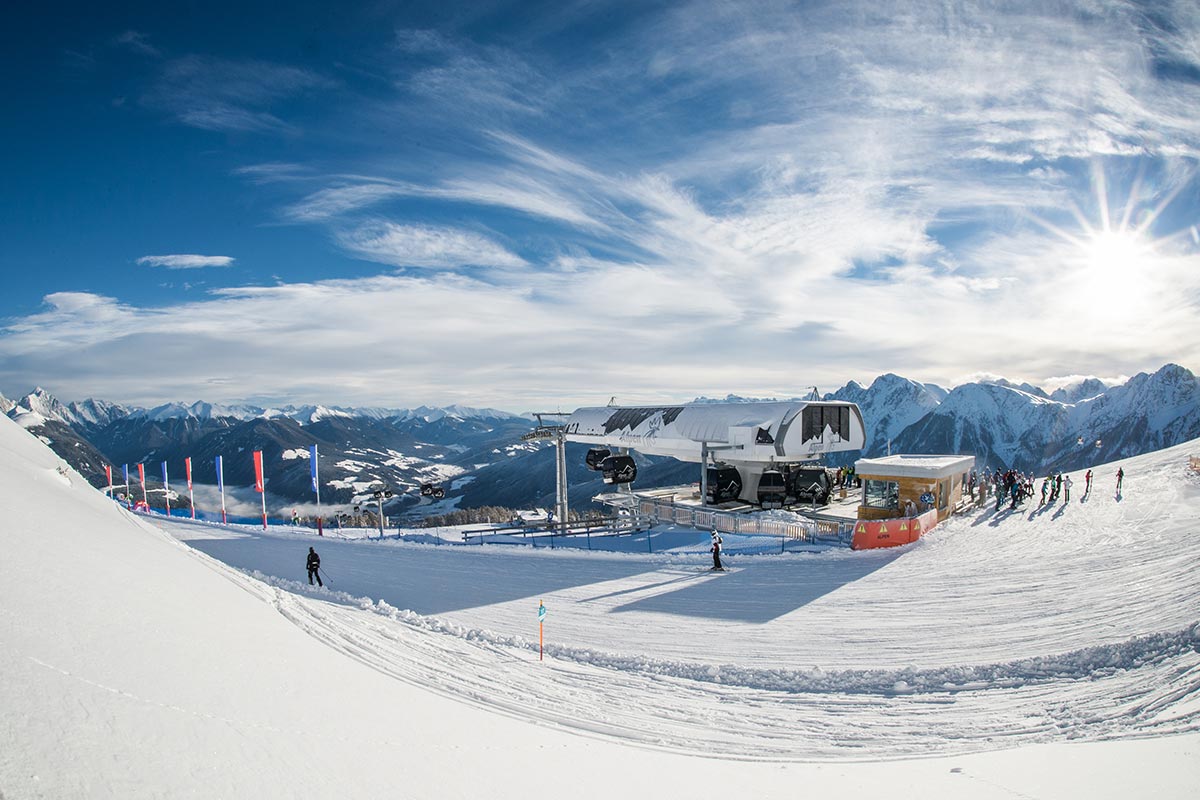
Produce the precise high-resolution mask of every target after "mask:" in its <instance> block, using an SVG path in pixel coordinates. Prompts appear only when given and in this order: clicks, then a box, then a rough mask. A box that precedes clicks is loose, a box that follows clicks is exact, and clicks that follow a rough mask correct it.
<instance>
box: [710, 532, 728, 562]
mask: <svg viewBox="0 0 1200 800" xmlns="http://www.w3.org/2000/svg"><path fill="white" fill-rule="evenodd" d="M712 556H713V565H712V568H713V569H717V570H721V571H724V570H725V568H724V567H722V566H721V535H720V534H719V533H717V530H716V528H713V532H712Z"/></svg>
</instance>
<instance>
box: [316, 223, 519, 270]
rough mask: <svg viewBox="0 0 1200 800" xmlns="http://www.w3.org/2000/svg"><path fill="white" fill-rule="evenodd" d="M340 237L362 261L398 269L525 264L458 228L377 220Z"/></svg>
mask: <svg viewBox="0 0 1200 800" xmlns="http://www.w3.org/2000/svg"><path fill="white" fill-rule="evenodd" d="M337 238H338V242H339V243H340V244H341V245H342V246H343V247H345V248H346V249H347V250H349V251H350V252H351V253H353V254H354V255H356V256H358V257H359V258H364V259H366V260H368V261H375V262H378V263H380V264H391V265H392V266H396V267H424V268H428V269H446V268H454V267H464V266H487V267H506V268H511V267H520V266H524V265H525V261H524V260H523V259H521V258H520V257H518V256H516V255H514V254H513V253H511V252H510V251H508V250H506V249H505V248H504V247H503V246H501V245H499V244H497V243H496V242H494V241H492V240H491V239H489V238H488V237H486V236H483V235H481V234H478V233H474V232H472V231H465V230H459V229H456V228H448V227H433V226H429V225H398V224H395V223H392V222H386V221H375V222H369V223H366V224H363V225H360V226H358V227H355V228H353V229H351V230H347V231H343V232H341V233H340V234H339V235H338V237H337Z"/></svg>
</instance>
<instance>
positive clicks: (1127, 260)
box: [1083, 231, 1152, 279]
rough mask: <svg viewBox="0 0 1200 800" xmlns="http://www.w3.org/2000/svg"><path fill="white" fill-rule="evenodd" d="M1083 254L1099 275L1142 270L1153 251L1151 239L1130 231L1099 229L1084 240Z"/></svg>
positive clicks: (1092, 269)
mask: <svg viewBox="0 0 1200 800" xmlns="http://www.w3.org/2000/svg"><path fill="white" fill-rule="evenodd" d="M1083 254H1084V260H1085V262H1086V267H1087V269H1088V271H1089V272H1091V273H1093V276H1092V277H1093V278H1096V279H1104V278H1113V277H1118V276H1121V275H1137V274H1140V273H1141V272H1142V270H1143V268H1144V267H1145V266H1146V261H1147V260H1148V259H1149V258H1150V256H1151V255H1152V253H1151V248H1150V245H1149V244H1148V243H1147V242H1145V241H1144V240H1143V239H1142V238H1141V237H1140V236H1138V235H1137V234H1136V233H1130V232H1126V231H1098V232H1096V233H1095V234H1093V235H1092V237H1091V238H1090V239H1089V240H1088V241H1087V242H1085V243H1084V246H1083Z"/></svg>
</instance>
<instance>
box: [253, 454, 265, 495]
mask: <svg viewBox="0 0 1200 800" xmlns="http://www.w3.org/2000/svg"><path fill="white" fill-rule="evenodd" d="M262 490H263V465H262V450H255V451H254V491H256V492H261V491H262Z"/></svg>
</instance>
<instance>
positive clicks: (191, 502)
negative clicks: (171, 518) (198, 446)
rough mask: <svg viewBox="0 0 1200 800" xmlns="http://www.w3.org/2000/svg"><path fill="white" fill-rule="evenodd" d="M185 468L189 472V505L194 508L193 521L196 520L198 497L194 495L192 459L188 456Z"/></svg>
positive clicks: (184, 463)
mask: <svg viewBox="0 0 1200 800" xmlns="http://www.w3.org/2000/svg"><path fill="white" fill-rule="evenodd" d="M183 466H184V468H185V469H186V470H187V483H188V505H190V506H191V507H192V519H195V518H196V495H195V494H193V493H192V457H191V456H188V457H187V458H185V459H184V460H183Z"/></svg>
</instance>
